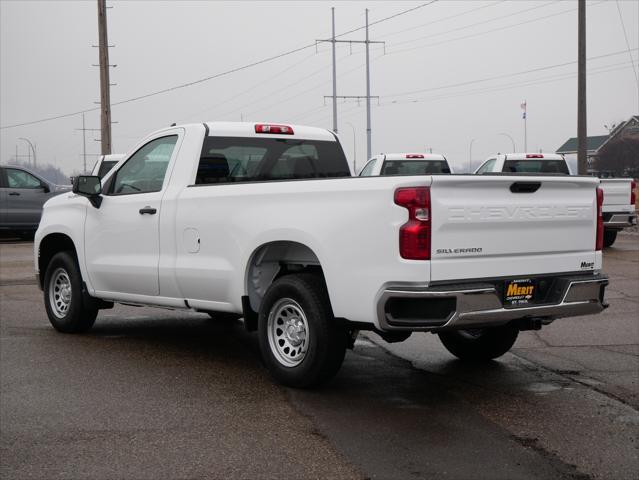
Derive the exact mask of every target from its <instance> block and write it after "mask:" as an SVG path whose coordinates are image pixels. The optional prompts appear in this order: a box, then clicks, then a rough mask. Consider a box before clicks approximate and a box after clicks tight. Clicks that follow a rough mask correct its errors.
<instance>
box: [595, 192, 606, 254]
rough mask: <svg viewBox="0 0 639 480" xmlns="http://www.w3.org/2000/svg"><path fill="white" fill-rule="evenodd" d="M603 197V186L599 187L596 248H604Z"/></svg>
mask: <svg viewBox="0 0 639 480" xmlns="http://www.w3.org/2000/svg"><path fill="white" fill-rule="evenodd" d="M603 199H604V192H603V190H602V189H601V188H599V187H597V241H596V243H595V250H603V237H604V225H603V212H602V206H603Z"/></svg>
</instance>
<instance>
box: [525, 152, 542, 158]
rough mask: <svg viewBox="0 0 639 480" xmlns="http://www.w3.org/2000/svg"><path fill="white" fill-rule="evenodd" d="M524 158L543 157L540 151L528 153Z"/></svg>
mask: <svg viewBox="0 0 639 480" xmlns="http://www.w3.org/2000/svg"><path fill="white" fill-rule="evenodd" d="M526 158H544V156H543V155H542V154H541V153H529V154H528V155H526Z"/></svg>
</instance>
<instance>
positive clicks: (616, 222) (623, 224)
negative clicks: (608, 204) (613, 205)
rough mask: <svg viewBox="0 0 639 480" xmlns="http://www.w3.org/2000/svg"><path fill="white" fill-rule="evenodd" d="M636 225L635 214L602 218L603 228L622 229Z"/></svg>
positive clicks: (618, 214) (616, 214) (619, 214)
mask: <svg viewBox="0 0 639 480" xmlns="http://www.w3.org/2000/svg"><path fill="white" fill-rule="evenodd" d="M636 224H637V214H636V213H613V214H612V215H611V216H610V218H604V228H614V229H622V228H627V227H632V226H633V225H636Z"/></svg>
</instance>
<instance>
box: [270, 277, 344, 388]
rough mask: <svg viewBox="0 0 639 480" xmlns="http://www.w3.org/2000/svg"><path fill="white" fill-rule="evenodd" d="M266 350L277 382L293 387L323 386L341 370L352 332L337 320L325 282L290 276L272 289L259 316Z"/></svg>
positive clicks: (317, 279) (311, 278) (278, 282)
mask: <svg viewBox="0 0 639 480" xmlns="http://www.w3.org/2000/svg"><path fill="white" fill-rule="evenodd" d="M258 336H259V341H260V350H261V352H262V357H263V358H264V362H265V363H266V366H267V368H268V370H269V372H270V373H271V375H272V376H273V378H274V379H275V380H277V381H278V382H279V383H282V384H284V385H287V386H290V387H298V388H309V387H313V386H316V385H319V384H322V383H324V382H326V381H328V380H329V379H331V378H332V377H333V376H335V374H336V373H337V372H338V370H339V368H340V367H341V365H342V362H343V360H344V354H345V352H346V346H347V342H348V335H347V333H346V330H345V329H343V328H342V327H341V326H339V325H338V324H337V322H336V321H335V318H334V316H333V312H332V309H331V306H330V302H329V299H328V293H327V292H326V287H325V286H324V282H323V281H322V279H321V278H320V277H318V276H317V275H313V274H298V275H287V276H284V277H282V278H280V279H278V280H276V281H275V282H274V283H273V285H271V287H270V288H269V289H268V291H267V292H266V295H264V299H263V300H262V305H261V307H260V312H259V319H258Z"/></svg>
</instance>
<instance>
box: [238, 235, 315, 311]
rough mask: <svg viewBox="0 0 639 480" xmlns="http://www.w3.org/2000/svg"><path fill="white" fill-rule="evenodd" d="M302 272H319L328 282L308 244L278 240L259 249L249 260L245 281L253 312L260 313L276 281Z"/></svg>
mask: <svg viewBox="0 0 639 480" xmlns="http://www.w3.org/2000/svg"><path fill="white" fill-rule="evenodd" d="M301 272H312V273H316V274H318V275H320V276H321V278H322V281H325V278H324V272H323V270H322V265H321V262H320V260H319V257H318V256H317V255H316V254H315V252H314V251H313V250H312V249H311V248H310V247H308V246H307V245H304V244H303V243H300V242H296V241H289V240H279V241H271V242H268V243H264V244H262V245H260V246H259V247H257V248H256V249H255V250H254V251H253V253H252V254H251V256H250V257H249V261H248V264H247V266H246V273H245V278H244V285H245V290H244V291H245V292H246V295H247V296H248V299H249V304H250V306H251V309H252V310H253V311H255V312H258V311H259V308H260V305H261V303H262V299H263V298H264V294H265V293H266V291H267V290H268V288H269V287H270V286H271V284H272V283H273V282H274V281H275V280H276V279H277V278H279V277H281V276H283V275H287V274H290V273H301Z"/></svg>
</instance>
